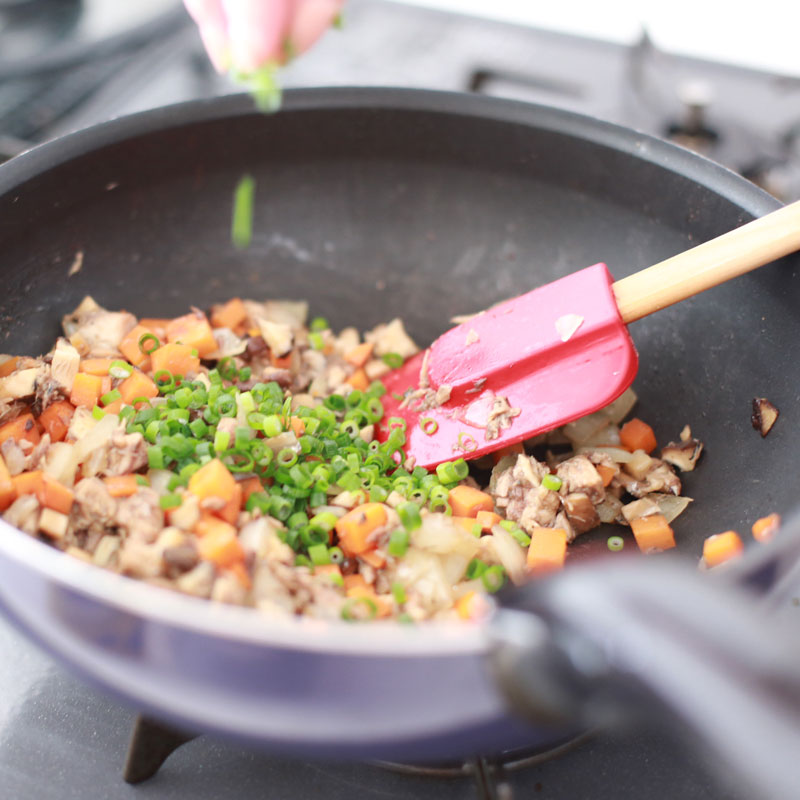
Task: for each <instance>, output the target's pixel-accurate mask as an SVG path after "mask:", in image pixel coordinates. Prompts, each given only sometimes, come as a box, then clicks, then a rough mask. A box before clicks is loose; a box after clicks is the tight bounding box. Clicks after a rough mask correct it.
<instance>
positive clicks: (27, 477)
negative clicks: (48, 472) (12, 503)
mask: <svg viewBox="0 0 800 800" xmlns="http://www.w3.org/2000/svg"><path fill="white" fill-rule="evenodd" d="M43 474H44V473H43V472H42V471H41V470H40V469H37V470H34V471H33V472H21V473H20V474H19V475H15V476H14V477H13V478H12V479H11V482H12V483H13V484H14V490H15V491H16V493H17V497H20V496H22V495H23V494H35V495H36V497H37V498H41V496H42V493H43V490H44V479H43V478H42V475H43ZM40 502H41V501H40Z"/></svg>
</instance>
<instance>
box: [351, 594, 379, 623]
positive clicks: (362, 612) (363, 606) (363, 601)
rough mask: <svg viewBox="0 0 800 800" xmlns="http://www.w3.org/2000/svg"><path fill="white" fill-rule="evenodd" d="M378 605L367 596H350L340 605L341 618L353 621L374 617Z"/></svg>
mask: <svg viewBox="0 0 800 800" xmlns="http://www.w3.org/2000/svg"><path fill="white" fill-rule="evenodd" d="M377 614H378V606H377V605H375V601H374V600H372V599H371V598H369V597H351V598H350V599H349V600H347V602H345V604H344V605H343V606H342V619H345V620H347V621H348V622H355V621H357V620H363V619H375V617H376V616H377Z"/></svg>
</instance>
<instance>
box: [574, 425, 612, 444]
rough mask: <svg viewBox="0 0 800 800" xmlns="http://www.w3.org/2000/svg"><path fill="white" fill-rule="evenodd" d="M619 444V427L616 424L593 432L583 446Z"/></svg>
mask: <svg viewBox="0 0 800 800" xmlns="http://www.w3.org/2000/svg"><path fill="white" fill-rule="evenodd" d="M618 444H619V428H618V427H617V426H616V425H608V426H606V427H605V428H601V429H600V430H599V431H597V433H593V434H592V435H591V436H590V437H589V438H588V439H587V440H586V441H585V442H583V447H591V446H592V445H597V446H600V447H603V446H606V447H607V446H608V445H612V446H613V445H618Z"/></svg>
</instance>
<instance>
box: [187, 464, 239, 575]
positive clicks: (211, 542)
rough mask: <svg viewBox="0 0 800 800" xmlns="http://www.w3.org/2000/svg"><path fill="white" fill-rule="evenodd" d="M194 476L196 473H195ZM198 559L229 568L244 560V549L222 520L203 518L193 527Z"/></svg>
mask: <svg viewBox="0 0 800 800" xmlns="http://www.w3.org/2000/svg"><path fill="white" fill-rule="evenodd" d="M195 474H196V473H195ZM195 531H196V532H197V534H198V536H199V539H198V540H197V551H198V552H199V553H200V557H201V558H203V559H204V560H206V561H211V562H212V563H214V564H216V565H217V566H220V567H230V566H232V565H233V564H235V563H236V562H237V561H243V560H244V548H243V547H242V545H241V543H240V542H239V539H238V538H237V537H236V528H234V527H233V525H229V524H228V523H227V522H225V521H224V520H221V519H218V518H217V517H212V516H210V515H206V516H203V517H202V518H201V519H200V521H199V522H198V523H197V525H196V526H195Z"/></svg>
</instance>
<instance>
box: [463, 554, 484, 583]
mask: <svg viewBox="0 0 800 800" xmlns="http://www.w3.org/2000/svg"><path fill="white" fill-rule="evenodd" d="M487 569H489V565H488V564H487V563H486V562H485V561H481V560H480V559H479V558H473V559H472V561H470V562H469V564H467V571H466V572H465V573H464V577H465V578H466V579H467V580H468V581H472V580H475V579H476V578H480V577H481V576H482V575H483V573H484V572H486V570H487Z"/></svg>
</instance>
